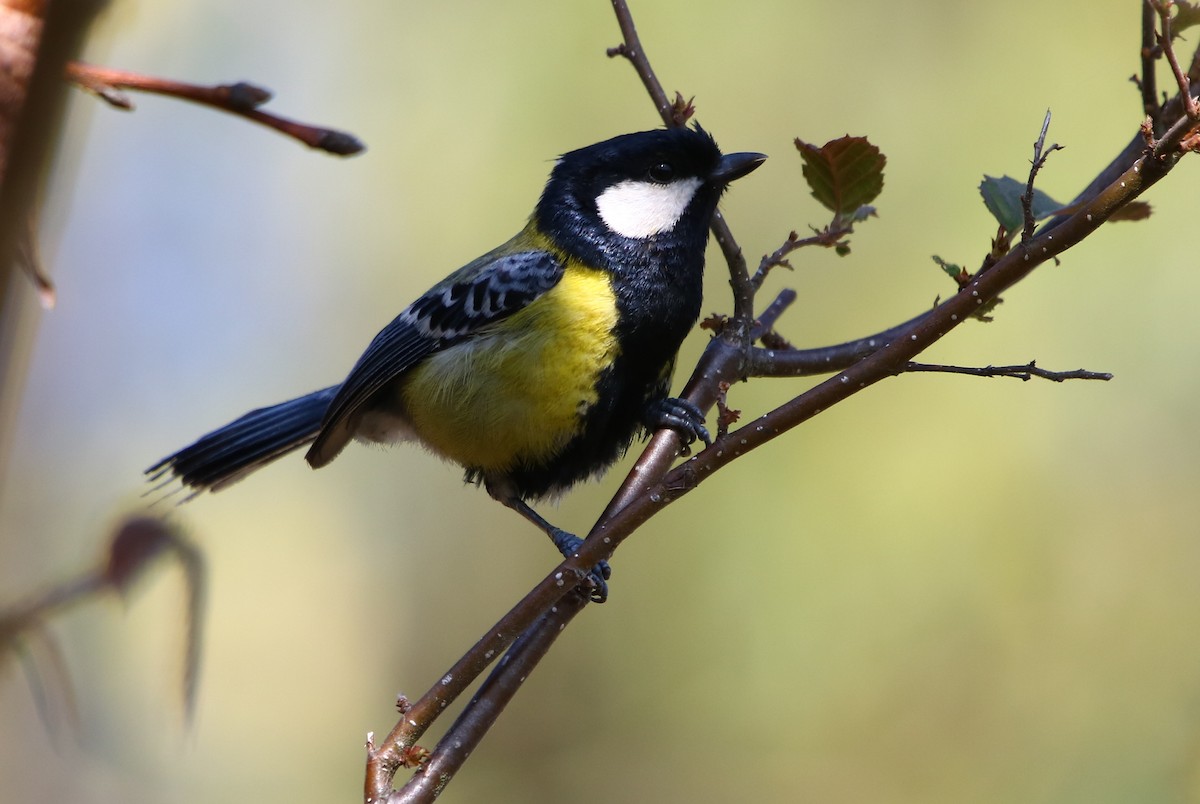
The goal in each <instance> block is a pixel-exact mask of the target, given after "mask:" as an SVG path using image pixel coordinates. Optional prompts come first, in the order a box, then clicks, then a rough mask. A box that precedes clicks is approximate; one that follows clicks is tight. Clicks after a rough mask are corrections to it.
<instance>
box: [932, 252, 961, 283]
mask: <svg viewBox="0 0 1200 804" xmlns="http://www.w3.org/2000/svg"><path fill="white" fill-rule="evenodd" d="M933 261H934V262H936V263H937V264H938V267H939V268H941V269H942V270H943V271H945V272H946V273H947V274H949V275H950V278H951V279H958V278H959V277H960V276H962V273H963V269H962V266H961V265H955V264H954V263H952V262H946V261H945V260H943V259H942V258H941V257H939V256H938V255H936V254H934V255H933Z"/></svg>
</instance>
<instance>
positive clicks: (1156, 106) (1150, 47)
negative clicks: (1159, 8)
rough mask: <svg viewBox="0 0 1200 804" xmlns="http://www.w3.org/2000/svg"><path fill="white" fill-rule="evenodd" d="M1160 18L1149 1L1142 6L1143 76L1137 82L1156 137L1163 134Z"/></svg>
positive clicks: (1143, 107) (1145, 111) (1144, 109)
mask: <svg viewBox="0 0 1200 804" xmlns="http://www.w3.org/2000/svg"><path fill="white" fill-rule="evenodd" d="M1157 33H1158V16H1157V14H1156V12H1155V10H1154V6H1153V5H1151V4H1150V2H1149V0H1147V2H1145V3H1143V4H1142V52H1141V57H1142V74H1141V79H1140V80H1139V81H1138V82H1137V84H1138V89H1139V90H1141V93H1142V111H1143V112H1144V113H1145V115H1146V117H1147V118H1148V119H1149V120H1150V122H1151V127H1152V129H1153V131H1154V135H1155V136H1158V135H1159V134H1161V133H1162V104H1160V103H1159V101H1158V82H1157V77H1156V74H1155V70H1154V68H1155V65H1156V62H1157V61H1158V57H1159V56H1160V55H1162V51H1161V50H1160V49H1159V48H1158V40H1157V39H1156V38H1155V35H1156V34H1157Z"/></svg>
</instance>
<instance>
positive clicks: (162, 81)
mask: <svg viewBox="0 0 1200 804" xmlns="http://www.w3.org/2000/svg"><path fill="white" fill-rule="evenodd" d="M66 73H67V78H68V79H69V80H71V81H73V82H74V83H76V84H78V85H79V86H80V87H82V88H83V89H85V90H87V91H88V92H91V93H93V94H95V95H96V96H97V97H100V98H102V99H104V100H105V101H107V102H108V103H109V104H110V105H112V106H114V107H116V108H118V109H125V110H129V109H132V108H133V103H132V102H131V101H130V100H129V98H128V97H127V96H126V95H125V94H124V93H123V92H121V90H123V89H132V90H136V91H138V92H150V93H154V94H157V95H166V96H167V97H171V98H177V99H178V100H184V101H190V102H192V103H198V104H201V105H203V106H208V107H210V108H213V109H220V110H221V111H223V112H228V113H229V114H232V115H237V116H238V117H244V118H246V119H247V120H251V121H253V122H255V123H259V124H260V125H264V126H266V127H267V128H270V129H274V130H275V131H278V132H279V133H281V134H284V135H285V136H288V137H292V138H293V139H296V140H299V141H300V142H302V143H304V144H305V145H307V146H308V147H310V148H316V149H318V150H322V151H325V152H327V153H331V154H335V155H337V156H352V155H354V154H357V153H360V152H361V151H363V150H364V149H365V148H366V146H365V145H363V143H362V142H361V141H360V140H359V139H358V138H357V137H355V136H354V135H353V134H348V133H346V132H344V131H337V130H335V129H331V128H323V127H321V126H314V125H309V124H307V123H297V122H296V121H294V120H288V119H286V118H283V117H279V116H277V115H273V114H271V113H269V112H264V111H262V110H261V109H259V108H258V107H259V106H261V105H263V104H264V103H266V102H267V101H269V100H270V99H271V93H270V92H269V91H268V90H265V89H262V88H261V87H257V86H255V85H253V84H248V83H245V82H239V83H236V84H220V85H217V86H201V85H198V84H189V83H186V82H183V81H174V80H171V79H169V78H156V77H154V76H148V75H141V74H139V73H131V72H127V71H125V70H114V69H111V68H108V67H97V66H95V65H93V64H85V63H83V62H79V61H73V62H71V63H70V64H68V65H67V70H66Z"/></svg>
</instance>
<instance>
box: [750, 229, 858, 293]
mask: <svg viewBox="0 0 1200 804" xmlns="http://www.w3.org/2000/svg"><path fill="white" fill-rule="evenodd" d="M813 231H815V232H816V234H814V235H812V236H811V237H800V235H799V234H797V233H796V232H794V231H793V232H790V233H789V234H788V236H787V239H786V240H784V241H783V245H781V246H780V247H779V248H777V249H775V250H774V251H773V252H771V253H770V254H766V255H764V256H763V258H762V259H761V260H760V261H759V263H758V270H757V271H755V272H754V276H753V277H752V278H751V280H750V281H751V284H752V285H753V287H754V289H755V290H758V289H759V288H761V287H762V284H763V282H764V281H765V280H766V278H767V275H768V274H769V273H770V272H771V269H772V268H777V267H780V266H782V267H784V268H791V267H792V264H791V263H790V262H788V260H787V258H788V255H789V254H791V253H792V252H793V251H796V250H797V249H802V248H807V247H809V246H823V247H825V248H833V247H835V246H836V245H837V244H838V243H840V242H841V241H842V238H844V237H845V236H846V235H848V234H850V232H851V229H850V228H849V227H846V226H837V227H833V226H826V227H825V228H824V229H820V230H817V229H814V230H813Z"/></svg>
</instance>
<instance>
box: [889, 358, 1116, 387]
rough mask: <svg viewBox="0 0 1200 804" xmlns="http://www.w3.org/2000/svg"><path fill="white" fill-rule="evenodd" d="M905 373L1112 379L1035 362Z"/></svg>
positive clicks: (911, 368)
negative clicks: (1039, 364) (1056, 368)
mask: <svg viewBox="0 0 1200 804" xmlns="http://www.w3.org/2000/svg"><path fill="white" fill-rule="evenodd" d="M904 371H906V372H920V371H929V372H940V373H943V374H966V375H969V376H972V377H1014V378H1016V379H1018V380H1024V381H1029V380H1031V379H1033V378H1034V377H1037V378H1038V379H1042V380H1050V381H1051V382H1066V381H1067V380H1104V381H1108V380H1111V379H1112V378H1113V375H1112V374H1109V373H1108V372H1104V371H1088V370H1086V369H1075V370H1074V371H1048V370H1046V369H1044V368H1039V367H1038V366H1037V364H1036V362H1035V361H1033V360H1030V361H1029V362H1028V363H1025V364H1023V365H1019V366H942V365H937V364H934V363H912V362H910V363H908V364H906V365H905V366H904Z"/></svg>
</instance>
